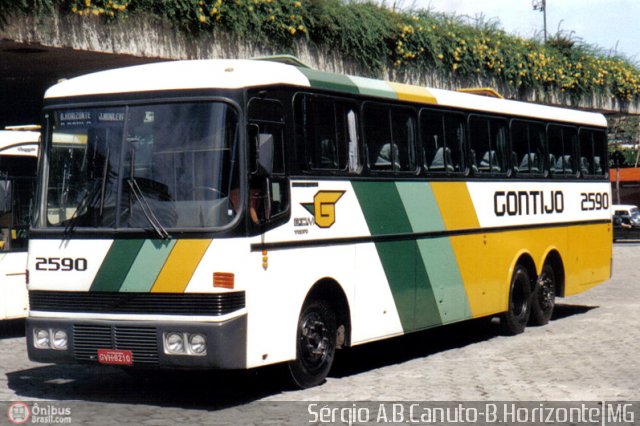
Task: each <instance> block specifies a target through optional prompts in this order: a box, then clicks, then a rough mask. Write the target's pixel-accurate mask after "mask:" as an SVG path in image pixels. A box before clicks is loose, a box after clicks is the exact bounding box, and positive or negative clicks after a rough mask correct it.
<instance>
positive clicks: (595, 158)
mask: <svg viewBox="0 0 640 426" xmlns="http://www.w3.org/2000/svg"><path fill="white" fill-rule="evenodd" d="M606 154H607V142H606V135H605V133H604V132H603V131H602V130H592V129H580V174H581V175H582V176H585V177H593V176H599V177H600V176H605V175H606V173H607V170H606V162H605V161H603V160H604V159H605V158H606Z"/></svg>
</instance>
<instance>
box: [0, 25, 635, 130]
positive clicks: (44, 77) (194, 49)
mask: <svg viewBox="0 0 640 426" xmlns="http://www.w3.org/2000/svg"><path fill="white" fill-rule="evenodd" d="M295 50H296V51H297V52H296V55H297V56H298V57H299V58H300V59H301V60H302V61H303V62H305V63H307V64H309V65H310V66H312V67H314V68H317V69H321V70H325V71H333V72H339V73H347V74H355V75H358V74H363V71H362V70H361V69H359V67H358V65H357V64H356V63H354V62H353V61H350V60H349V59H348V58H342V57H339V56H337V55H336V54H335V53H334V52H328V51H320V50H318V49H317V48H315V47H314V46H312V45H310V44H308V43H305V42H298V43H297V44H296V45H295ZM276 53H281V52H276V51H273V50H272V49H271V48H270V47H269V46H258V45H254V44H251V43H249V42H247V41H246V40H239V39H234V38H233V37H231V36H229V35H225V34H217V35H216V36H215V37H214V36H213V35H203V36H202V37H200V38H198V39H193V38H189V37H187V36H186V35H183V34H181V33H178V32H176V31H175V29H173V28H172V27H171V26H170V25H169V24H168V23H166V22H162V21H158V20H154V19H151V18H144V17H136V18H135V19H127V20H122V21H116V22H114V23H110V24H108V25H105V24H104V23H102V20H100V19H93V18H90V17H78V16H68V15H56V14H54V15H52V16H50V17H47V18H44V19H43V18H34V17H31V16H26V15H16V16H14V17H12V19H11V21H10V22H9V23H8V24H7V25H5V26H4V27H2V28H0V128H2V127H4V126H5V125H12V124H25V123H34V122H38V121H39V120H40V110H41V108H42V102H41V99H42V96H43V94H44V91H45V90H46V89H47V88H48V87H49V86H51V85H53V84H55V83H56V82H57V81H58V80H60V79H65V78H71V77H74V76H78V75H81V74H86V73H88V72H93V71H99V70H103V69H109V68H116V67H122V66H128V65H136V64H141V63H147V62H154V61H161V60H170V59H199V58H249V57H255V56H264V55H272V54H276ZM378 77H379V78H383V79H387V80H392V81H399V82H406V83H412V84H419V85H424V86H430V87H438V88H445V89H456V88H460V87H485V86H488V87H494V88H496V89H497V90H498V91H499V92H501V93H502V94H503V95H504V96H505V97H507V98H513V99H519V100H524V101H532V102H540V103H547V104H552V105H560V106H568V107H574V108H580V109H586V110H592V111H600V112H603V113H605V114H611V115H620V114H640V103H639V102H634V103H628V104H622V103H620V102H619V101H618V100H616V99H615V98H613V97H606V96H596V95H594V96H593V97H592V98H591V99H583V100H581V101H580V102H579V103H577V104H576V103H573V102H572V100H571V99H570V98H569V97H568V96H566V95H563V94H561V93H559V92H558V93H549V92H547V93H544V94H540V93H514V91H513V89H512V88H510V87H508V86H507V85H505V84H503V83H502V82H500V81H486V80H481V79H478V80H475V81H468V80H466V81H463V80H452V79H451V78H450V76H448V75H441V74H440V75H439V74H437V73H435V72H424V73H415V72H414V73H404V72H402V71H397V70H395V69H393V68H392V67H390V68H388V69H387V70H385V71H384V72H383V75H380V76H378Z"/></svg>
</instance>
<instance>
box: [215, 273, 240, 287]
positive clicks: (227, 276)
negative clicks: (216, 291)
mask: <svg viewBox="0 0 640 426" xmlns="http://www.w3.org/2000/svg"><path fill="white" fill-rule="evenodd" d="M234 281H235V275H234V274H233V273H231V272H214V273H213V286H214V287H218V288H230V289H232V288H233V285H234Z"/></svg>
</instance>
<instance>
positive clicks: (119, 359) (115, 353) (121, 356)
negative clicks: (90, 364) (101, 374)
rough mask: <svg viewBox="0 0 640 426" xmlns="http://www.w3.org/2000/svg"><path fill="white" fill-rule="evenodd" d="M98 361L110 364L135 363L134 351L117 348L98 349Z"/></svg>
mask: <svg viewBox="0 0 640 426" xmlns="http://www.w3.org/2000/svg"><path fill="white" fill-rule="evenodd" d="M98 362H99V363H100V364H109V365H133V353H131V351H122V350H117V349H98Z"/></svg>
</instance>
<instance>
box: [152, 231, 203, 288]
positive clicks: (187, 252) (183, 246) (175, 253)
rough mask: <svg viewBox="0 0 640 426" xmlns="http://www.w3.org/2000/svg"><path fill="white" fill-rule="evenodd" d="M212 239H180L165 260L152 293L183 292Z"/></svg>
mask: <svg viewBox="0 0 640 426" xmlns="http://www.w3.org/2000/svg"><path fill="white" fill-rule="evenodd" d="M210 244H211V240H179V241H178V242H177V243H176V245H175V247H174V248H173V250H171V254H170V255H169V258H168V259H167V261H166V262H165V264H164V266H163V267H162V270H161V271H160V274H159V275H158V278H157V279H156V282H155V283H154V284H153V287H152V288H151V292H152V293H183V292H184V290H185V289H186V288H187V285H188V284H189V281H190V280H191V277H192V276H193V273H194V272H195V270H196V268H197V267H198V264H199V263H200V260H202V257H203V256H204V253H205V252H206V251H207V248H209V245H210Z"/></svg>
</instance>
